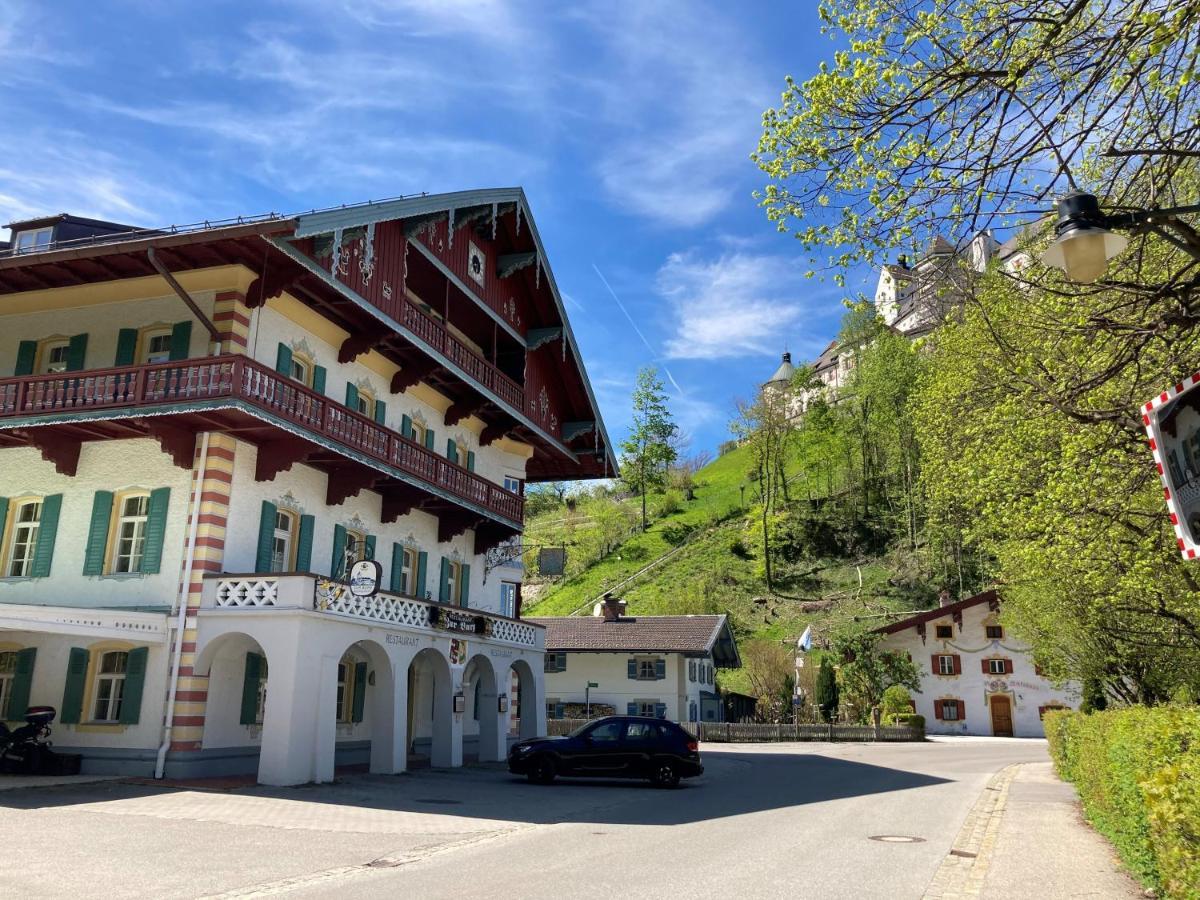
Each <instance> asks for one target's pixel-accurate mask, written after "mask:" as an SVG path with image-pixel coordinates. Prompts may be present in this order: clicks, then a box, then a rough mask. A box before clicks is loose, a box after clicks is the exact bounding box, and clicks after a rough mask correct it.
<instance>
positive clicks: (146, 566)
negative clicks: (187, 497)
mask: <svg viewBox="0 0 1200 900" xmlns="http://www.w3.org/2000/svg"><path fill="white" fill-rule="evenodd" d="M170 500H171V489H170V488H157V489H155V490H153V491H151V492H150V509H149V510H148V511H147V513H146V548H145V550H144V551H143V553H142V572H143V573H144V574H146V575H157V574H158V572H159V570H160V569H161V568H162V549H163V537H164V536H165V535H166V533H167V506H168V505H169V504H170Z"/></svg>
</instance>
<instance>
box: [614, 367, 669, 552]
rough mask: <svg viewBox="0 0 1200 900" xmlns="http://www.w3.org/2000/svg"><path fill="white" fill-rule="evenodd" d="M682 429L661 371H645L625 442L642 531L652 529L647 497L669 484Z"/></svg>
mask: <svg viewBox="0 0 1200 900" xmlns="http://www.w3.org/2000/svg"><path fill="white" fill-rule="evenodd" d="M678 430H679V427H678V426H677V425H676V424H675V422H674V421H673V420H672V418H671V410H670V409H669V408H668V407H667V393H666V388H665V387H664V386H663V383H662V381H661V379H659V377H658V370H657V369H655V368H654V367H653V366H647V367H645V368H643V369H641V370H640V371H639V372H638V375H637V384H636V386H635V387H634V390H633V423H632V425H631V426H630V429H629V436H628V437H627V438H626V439H625V440H624V441H622V442H621V453H622V456H621V478H622V480H623V481H624V482H625V484H627V485H628V486H629V489H630V490H631V491H633V492H635V493H637V494H640V495H641V498H642V531H645V530H646V527H647V525H648V521H647V516H646V494H647V493H648V492H649V491H651V490H655V489H660V488H662V486H663V485H664V484H665V483H666V477H667V470H668V468H669V467H670V465H671V463H673V462H674V461H675V457H676V455H677V450H676V444H675V436H676V434H677V432H678Z"/></svg>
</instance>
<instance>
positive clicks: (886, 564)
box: [524, 449, 912, 686]
mask: <svg viewBox="0 0 1200 900" xmlns="http://www.w3.org/2000/svg"><path fill="white" fill-rule="evenodd" d="M748 465H749V459H748V457H747V455H746V451H745V450H743V449H738V450H734V451H732V452H730V453H727V454H726V455H724V456H722V457H720V458H718V459H717V460H715V461H713V462H712V463H710V464H709V465H708V466H706V467H705V468H703V469H701V470H700V471H699V472H698V473H697V475H696V479H695V480H696V489H695V496H694V499H693V500H691V501H685V502H682V503H681V506H680V508H679V509H678V510H677V511H675V512H672V513H670V514H668V515H662V516H659V517H658V518H656V519H655V520H654V521H653V522H652V523H651V525H650V528H649V530H648V531H647V532H645V533H641V532H640V531H639V532H637V533H635V534H633V535H632V536H631V537H629V538H628V539H626V540H625V541H623V542H621V543H620V544H619V545H618V546H617V547H616V549H615V550H614V551H613V552H611V553H610V554H608V555H607V556H605V557H604V558H602V559H600V560H599V561H597V562H595V563H593V564H591V565H589V566H587V567H586V568H584V569H583V571H582V572H580V573H578V574H576V575H574V576H573V577H570V578H567V579H565V580H559V581H550V582H544V583H542V584H540V585H539V584H538V582H537V580H536V579H532V580H531V583H530V588H531V590H530V591H529V599H528V600H527V601H526V603H525V607H524V614H525V615H533V616H565V615H572V614H576V613H582V614H584V615H587V614H590V612H591V604H592V602H593V601H594V600H595V599H596V598H597V597H598V596H600V595H601V594H603V593H604V591H606V590H613V591H615V593H617V595H618V596H620V597H622V598H623V599H625V600H626V601H627V602H628V603H629V611H630V612H631V613H633V614H639V613H640V614H642V615H665V614H689V613H691V614H702V613H722V612H724V613H728V614H729V615H730V617H731V619H732V621H733V625H734V628H735V631H736V633H737V635H738V638H739V640H743V641H744V640H747V639H750V638H769V639H773V640H781V641H782V640H789V639H790V640H795V639H796V638H797V637H798V636H799V635H800V633H801V632H802V631H803V630H804V627H805V626H806V625H809V624H812V625H814V627H815V628H817V629H818V631H820V630H828V629H829V628H830V627H833V626H836V625H837V624H838V623H839V622H841V621H844V620H846V619H849V618H851V617H853V616H864V615H866V616H870V615H875V614H878V613H879V612H881V611H883V610H885V609H896V608H907V607H908V606H910V605H911V604H912V599H911V597H910V595H909V594H908V593H907V592H906V591H905V590H904V589H903V587H902V586H901V585H902V584H903V583H905V582H907V581H908V580H910V579H909V577H908V575H906V574H905V573H906V572H907V570H908V569H909V568H910V567H911V565H910V564H911V561H910V560H908V559H906V558H905V557H904V556H903V555H902V554H898V553H895V552H892V553H886V554H883V555H881V556H877V557H859V556H850V557H843V558H812V559H810V558H801V559H799V560H796V561H794V562H793V563H792V564H791V565H790V566H788V567H786V568H785V570H784V577H783V578H782V579H780V581H781V584H776V586H775V587H776V590H774V591H769V590H768V589H767V586H766V583H765V580H764V578H763V574H762V563H761V559H760V558H759V557H760V554H761V550H760V548H758V547H757V546H755V541H756V540H757V539H756V538H755V537H754V532H753V524H754V523H753V522H752V521H751V519H750V518H748V515H747V514H748V510H743V508H742V506H741V490H740V488H741V486H742V485H743V484H744V483H746V481H745V473H746V471H747V468H748ZM745 493H746V503H747V505H748V506H749V505H750V504H751V503H752V502H753V499H754V496H753V494H754V492H753V487H752V486H750V485H748V486H747V489H746V492H745ZM627 502H635V501H627ZM797 508H798V514H801V515H807V514H809V509H810V507H809V504H808V503H807V501H804V502H803V503H801V504H797ZM560 520H561V516H560V517H559V519H552V518H549V519H548V521H551V522H558V521H560ZM530 524H531V530H533V531H538V532H540V533H541V534H542V535H543V539H547V538H548V536H549V535H550V534H551V532H552V528H548V527H547V524H546V523H545V522H543V523H541V524H539V523H538V522H537V521H534V522H531V523H530ZM568 552H570V551H568ZM652 564H653V565H652ZM860 578H861V584H860ZM727 678H729V681H728V682H727V683H731V684H732V685H733V686H737V685H738V684H739V683H740V682H741V680H742V679H740V678H739V677H738V676H737V675H736V674H733V673H731V676H727Z"/></svg>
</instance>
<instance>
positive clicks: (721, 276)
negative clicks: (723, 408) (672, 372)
mask: <svg viewBox="0 0 1200 900" xmlns="http://www.w3.org/2000/svg"><path fill="white" fill-rule="evenodd" d="M800 281H801V273H800V271H799V267H798V265H797V264H796V263H795V262H794V261H793V260H791V259H789V258H785V257H780V256H768V255H761V254H750V253H741V252H734V253H724V254H722V255H720V256H718V257H715V258H707V259H705V258H702V257H700V255H699V254H697V253H696V252H694V251H689V252H686V253H673V254H671V255H670V256H669V257H667V261H666V262H665V263H664V264H663V266H662V268H660V269H659V271H658V277H657V283H656V286H657V289H658V292H659V294H660V295H661V296H662V297H663V298H665V299H666V300H667V302H668V303H669V304H670V308H671V313H672V317H673V328H674V333H673V334H672V335H671V336H670V337H669V338H668V339H667V342H666V354H667V356H668V357H669V358H672V359H724V358H730V357H741V356H751V355H755V354H761V353H766V352H768V351H771V352H774V351H776V350H778V349H779V348H780V347H781V346H782V345H783V344H785V343H787V341H788V338H789V334H790V332H791V331H792V330H793V329H795V328H796V327H797V326H798V325H799V322H800V319H801V317H802V315H803V314H804V311H805V307H804V304H803V303H802V302H801V300H800V287H799V284H800ZM794 340H795V339H794V338H793V342H794Z"/></svg>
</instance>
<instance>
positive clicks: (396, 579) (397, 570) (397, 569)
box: [391, 544, 404, 594]
mask: <svg viewBox="0 0 1200 900" xmlns="http://www.w3.org/2000/svg"><path fill="white" fill-rule="evenodd" d="M403 581H404V546H403V545H402V544H392V578H391V590H392V593H393V594H401V593H403V592H404V585H403Z"/></svg>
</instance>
